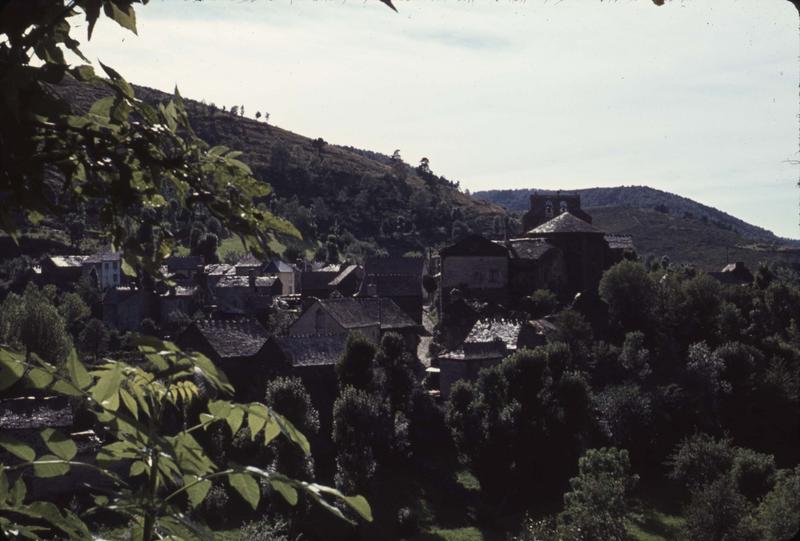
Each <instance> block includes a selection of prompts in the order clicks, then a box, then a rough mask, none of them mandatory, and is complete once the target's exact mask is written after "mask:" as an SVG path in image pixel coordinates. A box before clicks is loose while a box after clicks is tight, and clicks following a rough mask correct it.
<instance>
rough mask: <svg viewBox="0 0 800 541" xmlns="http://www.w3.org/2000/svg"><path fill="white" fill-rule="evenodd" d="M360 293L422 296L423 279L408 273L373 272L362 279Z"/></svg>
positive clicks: (380, 295)
mask: <svg viewBox="0 0 800 541" xmlns="http://www.w3.org/2000/svg"><path fill="white" fill-rule="evenodd" d="M358 294H359V295H362V296H363V295H371V296H376V297H422V279H421V278H420V276H411V275H408V274H372V275H369V274H368V275H367V276H365V277H364V279H363V280H362V281H361V288H360V289H359V292H358Z"/></svg>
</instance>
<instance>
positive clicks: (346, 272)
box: [328, 265, 363, 287]
mask: <svg viewBox="0 0 800 541" xmlns="http://www.w3.org/2000/svg"><path fill="white" fill-rule="evenodd" d="M353 273H355V276H356V277H358V275H359V274H362V273H363V270H362V269H361V267H359V266H358V265H348V266H347V267H345V268H344V269H343V270H342V271H341V272H340V273H339V274H337V275H336V278H334V279H333V280H331V281H330V282H328V285H329V286H331V287H336V286H338V285H339V284H341V283H342V282H343V281H344V280H345V279H346V278H347V277H348V276H350V275H351V274H353Z"/></svg>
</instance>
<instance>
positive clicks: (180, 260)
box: [164, 255, 204, 272]
mask: <svg viewBox="0 0 800 541" xmlns="http://www.w3.org/2000/svg"><path fill="white" fill-rule="evenodd" d="M164 262H165V263H166V264H167V269H168V270H169V271H170V272H175V271H182V270H197V269H199V268H202V267H203V263H204V261H203V257H202V256H199V255H187V256H170V257H168V258H167V259H165V260H164Z"/></svg>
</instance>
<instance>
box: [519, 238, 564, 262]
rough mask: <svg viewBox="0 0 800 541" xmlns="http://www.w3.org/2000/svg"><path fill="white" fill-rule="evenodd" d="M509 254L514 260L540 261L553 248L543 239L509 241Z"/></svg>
mask: <svg viewBox="0 0 800 541" xmlns="http://www.w3.org/2000/svg"><path fill="white" fill-rule="evenodd" d="M508 243H509V252H510V253H511V257H512V258H514V259H530V260H536V259H540V258H541V257H542V256H544V255H545V254H546V253H547V252H549V251H550V250H553V249H554V248H555V247H554V246H553V245H552V244H550V243H548V242H547V241H546V240H545V239H511V240H509V241H508Z"/></svg>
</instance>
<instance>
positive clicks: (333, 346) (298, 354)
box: [271, 334, 346, 366]
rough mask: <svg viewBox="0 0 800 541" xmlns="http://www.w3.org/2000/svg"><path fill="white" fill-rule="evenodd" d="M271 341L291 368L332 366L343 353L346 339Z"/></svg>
mask: <svg viewBox="0 0 800 541" xmlns="http://www.w3.org/2000/svg"><path fill="white" fill-rule="evenodd" d="M271 340H273V341H274V342H275V344H276V345H277V346H278V348H279V349H280V350H281V351H282V352H283V354H284V355H285V356H286V358H287V359H288V360H289V362H291V363H292V366H325V365H333V364H336V362H337V361H338V360H339V358H340V357H341V356H342V354H343V353H344V347H345V340H346V338H345V337H344V336H343V335H341V334H337V335H327V336H275V337H273V338H272V339H271Z"/></svg>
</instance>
